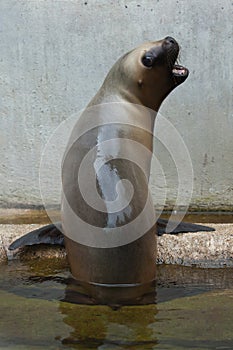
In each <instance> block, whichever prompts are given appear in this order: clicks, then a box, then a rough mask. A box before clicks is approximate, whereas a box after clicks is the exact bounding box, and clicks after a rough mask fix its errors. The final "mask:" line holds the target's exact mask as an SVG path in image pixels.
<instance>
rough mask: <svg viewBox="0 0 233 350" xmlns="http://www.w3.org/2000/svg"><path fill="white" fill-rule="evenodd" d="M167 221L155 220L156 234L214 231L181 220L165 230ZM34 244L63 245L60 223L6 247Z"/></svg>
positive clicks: (11, 248) (25, 236)
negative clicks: (170, 228) (169, 229)
mask: <svg viewBox="0 0 233 350" xmlns="http://www.w3.org/2000/svg"><path fill="white" fill-rule="evenodd" d="M167 223H168V220H165V219H159V220H158V221H157V230H158V232H157V234H158V236H162V235H163V234H165V233H170V234H177V233H184V232H198V231H215V229H214V228H212V227H208V226H202V225H196V224H191V223H187V222H181V223H180V224H179V225H178V226H177V227H176V228H175V229H174V230H173V231H172V232H166V226H167ZM36 244H56V245H60V246H64V235H63V233H62V225H61V223H60V222H58V223H56V224H50V225H47V226H43V227H41V228H38V229H37V230H34V231H31V232H29V233H27V234H26V235H24V236H22V237H20V238H18V239H17V240H16V241H14V242H13V243H11V245H10V246H9V248H8V249H9V250H14V249H17V248H21V247H24V246H28V245H36Z"/></svg>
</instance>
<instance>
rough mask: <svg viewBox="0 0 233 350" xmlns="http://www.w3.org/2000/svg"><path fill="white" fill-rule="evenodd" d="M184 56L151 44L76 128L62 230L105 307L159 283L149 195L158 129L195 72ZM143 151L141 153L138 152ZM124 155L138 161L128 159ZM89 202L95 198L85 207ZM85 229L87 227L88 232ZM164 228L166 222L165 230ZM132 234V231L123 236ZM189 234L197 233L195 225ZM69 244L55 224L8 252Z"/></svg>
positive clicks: (76, 267) (114, 72)
mask: <svg viewBox="0 0 233 350" xmlns="http://www.w3.org/2000/svg"><path fill="white" fill-rule="evenodd" d="M178 53H179V45H178V43H177V41H176V40H175V39H174V38H172V37H169V36H168V37H166V38H165V39H163V40H159V41H156V42H147V43H144V44H142V45H140V46H139V47H137V48H136V49H134V50H132V51H130V52H128V53H127V54H125V55H124V56H122V57H121V58H120V59H119V60H118V61H117V62H116V63H115V65H114V66H113V67H112V69H111V70H110V72H109V73H108V75H107V77H106V79H105V81H104V83H103V85H102V86H101V88H100V90H99V91H98V93H97V94H96V96H95V97H94V98H93V99H92V100H91V102H90V103H89V105H88V107H87V109H86V110H85V111H84V112H83V114H82V116H81V118H80V119H79V120H78V122H77V124H76V125H75V127H74V129H73V131H72V135H71V137H70V140H69V143H68V146H67V150H66V153H65V156H64V159H63V165H62V187H63V196H62V205H61V215H62V229H61V231H63V232H64V235H65V247H66V251H67V255H68V260H69V263H70V267H71V271H72V274H73V276H74V277H75V278H76V279H77V280H79V281H81V282H83V283H84V284H85V286H86V289H87V290H89V292H90V294H91V295H93V296H94V297H95V298H97V299H99V300H101V301H104V302H115V301H117V302H119V301H122V300H123V299H125V298H129V297H130V298H136V297H139V296H141V295H143V294H145V292H146V291H147V290H148V286H149V285H151V283H153V281H154V280H155V268H156V265H155V259H156V235H155V232H156V224H155V218H154V209H153V204H152V201H151V198H150V194H149V191H148V180H149V174H150V162H151V152H152V148H153V128H154V119H155V116H156V112H158V110H159V108H160V106H161V103H162V102H163V100H164V99H165V98H166V97H167V96H168V94H169V93H170V92H171V91H172V90H174V89H175V88H176V87H177V86H179V85H180V84H182V83H183V82H184V81H185V80H186V78H187V77H188V74H189V72H188V69H187V68H185V67H183V66H180V65H176V64H175V62H176V60H177V56H178ZM112 106H114V108H112ZM109 108H110V109H109ZM118 118H119V120H118ZM88 123H89V125H88V128H87V124H88ZM137 144H141V145H142V147H141V148H140V149H139V150H138V151H136V152H134V151H135V149H136V148H135V147H136V145H137ZM125 150H127V152H129V153H130V155H131V156H132V157H133V158H134V159H136V161H135V162H132V161H131V160H130V159H124V157H123V156H122V154H124V152H125ZM137 152H138V154H137ZM135 153H136V154H135ZM88 157H89V158H88ZM87 158H88V159H89V165H90V164H91V168H90V172H92V171H94V175H95V176H94V181H95V183H96V189H95V191H96V193H95V195H93V198H89V197H88V196H89V193H90V192H91V191H94V190H93V189H90V188H88V187H89V183H90V181H91V180H90V179H91V177H90V178H89V180H87V184H86V187H87V188H85V174H86V177H87V178H88V176H89V168H88V169H86V172H85V171H84V179H81V175H80V176H79V173H80V169H81V166H82V162H83V161H84V160H85V159H87ZM126 158H127V157H126ZM99 163H101V166H99V165H98V164H99ZM139 165H140V166H139ZM124 179H127V180H128V181H130V183H131V185H132V186H133V189H134V192H133V194H132V196H131V197H130V195H131V190H130V187H128V186H129V183H128V182H127V181H126V182H124ZM79 180H80V181H81V180H82V181H84V182H82V183H83V186H81V187H80V186H79V184H78V185H77V182H78V181H79ZM92 180H93V179H92ZM119 183H120V186H119V187H118V189H117V186H118V184H119ZM83 188H84V189H83ZM91 193H92V192H91ZM96 194H97V195H98V196H99V197H100V199H101V201H100V202H98V200H96V203H94V204H93V203H92V204H93V205H91V204H90V203H89V202H88V200H90V201H92V200H93V201H94V202H95V199H96V197H97V196H96ZM117 195H118V197H120V204H119V203H118V202H117V198H118V197H117ZM85 196H86V197H88V198H89V199H88V200H85V199H86V198H84V197H85ZM91 197H92V196H91ZM124 197H127V198H124ZM118 199H119V198H118ZM124 199H125V200H126V202H124ZM112 202H114V203H115V205H116V206H115V208H112V206H111V204H112ZM125 203H126V204H125ZM95 204H96V207H95ZM118 204H119V205H120V206H119V208H118V207H117V205H118ZM98 205H100V206H98ZM101 205H102V207H101ZM116 208H118V209H116ZM145 208H146V210H145ZM138 217H140V220H139V221H138V222H137V218H138ZM77 219H78V220H80V219H81V221H78V220H77ZM153 220H154V221H153ZM79 222H82V223H84V226H82V228H80V226H79V225H78V223H79ZM132 222H133V223H134V226H132V225H131V223H132ZM135 223H136V224H135ZM85 224H86V226H85ZM59 225H60V224H58V225H56V226H57V227H58V228H59ZM88 225H89V226H88ZM130 225H131V226H130ZM163 225H164V222H163V221H162V222H161V224H160V225H159V227H160V231H163ZM83 227H84V228H85V229H84V230H83ZM89 227H90V232H89V231H88V230H89ZM93 227H94V228H95V230H94V231H93V230H92V228H93ZM125 227H126V228H127V229H128V232H127V231H125V232H123V231H124V229H125ZM132 227H133V229H132ZM184 227H185V226H184ZM129 228H130V229H129ZM202 228H203V227H201V226H200V227H196V228H195V229H194V230H195V231H197V230H200V229H202ZM101 230H102V231H101ZM130 230H131V231H130ZM140 230H142V232H140ZM177 230H179V226H178V227H177ZM183 230H184V231H187V230H188V231H190V230H191V231H192V230H193V229H192V228H191V229H190V226H188V227H186V228H184V229H183ZM180 231H182V225H181V226H180ZM98 232H100V233H98ZM101 232H102V233H101ZM112 232H116V237H115V236H114V238H113V240H112V241H111V237H112V236H111V233H112ZM109 233H110V234H109ZM122 233H123V234H122ZM104 235H105V236H104ZM103 237H104V238H103ZM122 237H123V238H122ZM62 242H63V236H62V234H61V232H60V231H59V230H58V229H57V228H56V227H55V226H54V225H48V226H46V227H44V228H41V229H39V230H36V231H33V232H32V233H29V234H28V235H26V236H24V237H22V238H20V239H19V240H17V241H16V242H14V243H12V244H11V246H10V247H9V249H15V248H18V247H20V246H22V245H30V244H39V243H52V244H57V243H59V244H60V243H62ZM132 286H134V287H135V288H132ZM122 287H125V288H122ZM126 290H127V292H126V293H125V291H126Z"/></svg>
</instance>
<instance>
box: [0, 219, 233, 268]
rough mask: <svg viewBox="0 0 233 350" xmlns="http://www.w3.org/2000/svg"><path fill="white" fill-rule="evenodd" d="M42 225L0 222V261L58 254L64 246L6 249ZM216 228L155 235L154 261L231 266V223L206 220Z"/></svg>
mask: <svg viewBox="0 0 233 350" xmlns="http://www.w3.org/2000/svg"><path fill="white" fill-rule="evenodd" d="M40 226H41V225H38V224H30V225H29V224H27V225H26V224H24V225H10V224H5V225H4V224H1V225H0V261H1V262H4V261H6V260H7V259H14V258H21V259H26V260H28V259H29V260H30V259H38V258H61V259H64V258H65V256H66V254H65V251H64V249H61V248H54V247H52V246H50V247H47V246H41V247H39V246H34V247H28V248H27V249H24V250H22V251H14V252H12V251H9V250H8V246H9V245H10V243H11V242H13V241H14V240H15V239H16V238H18V237H20V236H22V235H24V234H25V233H27V232H29V231H31V230H34V229H36V228H38V227H40ZM208 226H212V227H214V228H215V229H216V231H215V232H197V233H185V234H179V235H163V236H161V237H158V256H157V263H159V264H161V263H163V264H178V265H185V266H192V265H195V266H200V267H224V266H232V267H233V224H208Z"/></svg>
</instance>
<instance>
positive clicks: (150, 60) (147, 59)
mask: <svg viewBox="0 0 233 350" xmlns="http://www.w3.org/2000/svg"><path fill="white" fill-rule="evenodd" d="M154 61H155V57H154V56H153V55H152V53H149V52H148V53H146V54H145V55H144V56H143V57H142V63H143V65H144V66H145V67H152V66H153V64H154Z"/></svg>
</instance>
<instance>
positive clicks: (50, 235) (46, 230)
mask: <svg viewBox="0 0 233 350" xmlns="http://www.w3.org/2000/svg"><path fill="white" fill-rule="evenodd" d="M35 244H57V245H61V246H64V235H63V233H62V226H61V223H60V222H58V223H56V224H50V225H47V226H43V227H41V228H38V229H37V230H34V231H31V232H29V233H27V234H26V235H24V236H22V237H20V238H18V239H17V240H16V241H14V242H13V243H11V245H10V246H9V248H8V249H9V250H14V249H17V248H21V247H24V246H28V245H35Z"/></svg>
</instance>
